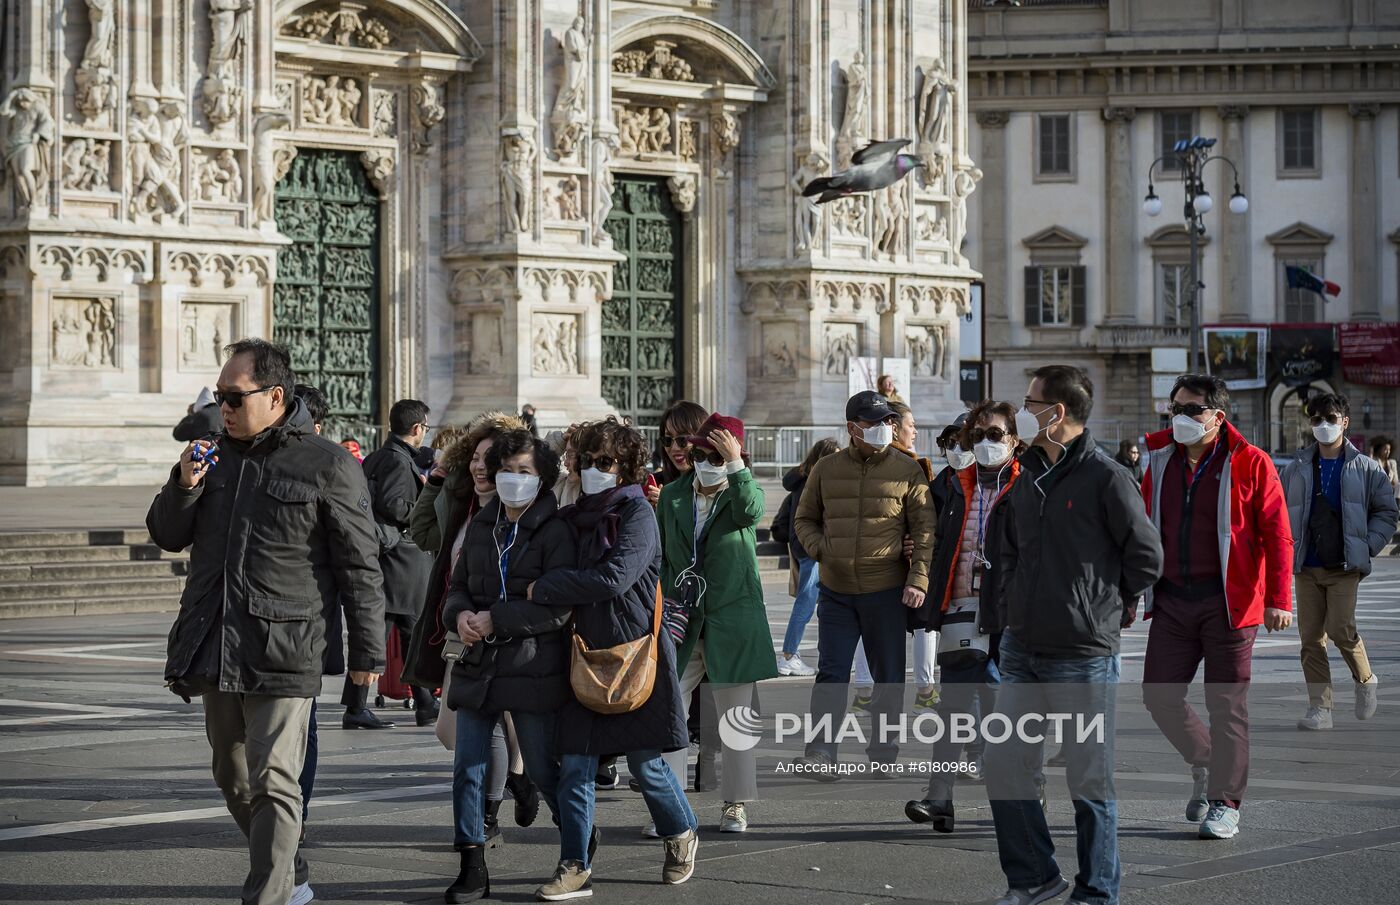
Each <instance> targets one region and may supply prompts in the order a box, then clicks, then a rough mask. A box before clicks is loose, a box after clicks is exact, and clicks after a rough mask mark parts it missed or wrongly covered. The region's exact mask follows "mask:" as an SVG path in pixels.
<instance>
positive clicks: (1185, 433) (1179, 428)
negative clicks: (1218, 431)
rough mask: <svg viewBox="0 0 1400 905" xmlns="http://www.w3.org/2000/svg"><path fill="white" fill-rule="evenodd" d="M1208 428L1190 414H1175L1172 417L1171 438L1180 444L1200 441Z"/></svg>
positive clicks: (1186, 444) (1184, 444)
mask: <svg viewBox="0 0 1400 905" xmlns="http://www.w3.org/2000/svg"><path fill="white" fill-rule="evenodd" d="M1208 430H1210V428H1208V427H1206V426H1205V425H1204V424H1202V423H1201V422H1199V421H1197V420H1196V419H1195V418H1192V417H1191V416H1190V415H1177V416H1176V417H1174V418H1172V439H1173V440H1175V441H1176V442H1178V443H1180V444H1181V445H1182V446H1192V445H1194V444H1196V443H1200V442H1201V441H1202V440H1204V439H1205V437H1206V431H1208Z"/></svg>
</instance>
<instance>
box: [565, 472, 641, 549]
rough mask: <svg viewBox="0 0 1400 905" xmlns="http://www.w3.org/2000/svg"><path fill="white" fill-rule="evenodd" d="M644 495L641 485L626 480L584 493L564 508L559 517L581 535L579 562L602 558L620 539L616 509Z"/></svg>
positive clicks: (577, 534)
mask: <svg viewBox="0 0 1400 905" xmlns="http://www.w3.org/2000/svg"><path fill="white" fill-rule="evenodd" d="M645 498H646V497H645V495H644V494H643V493H642V485H640V484H625V485H623V486H621V487H614V488H612V489H611V490H605V491H603V492H602V493H592V494H585V495H584V496H582V497H580V498H579V501H578V502H577V503H575V504H574V505H572V506H567V507H565V508H564V509H562V510H561V511H560V513H559V517H560V518H562V519H563V520H564V521H566V522H568V523H569V525H570V527H572V528H573V529H574V536H575V537H577V538H578V554H579V562H590V563H595V562H598V561H599V560H601V559H602V558H603V555H604V554H606V553H607V552H608V551H609V550H611V549H612V547H613V544H615V543H617V526H618V525H619V524H621V522H622V516H620V515H618V514H617V510H619V509H621V508H622V507H623V506H624V505H626V503H627V501H628V500H631V499H638V500H641V499H645Z"/></svg>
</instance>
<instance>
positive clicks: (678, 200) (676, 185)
mask: <svg viewBox="0 0 1400 905" xmlns="http://www.w3.org/2000/svg"><path fill="white" fill-rule="evenodd" d="M666 185H667V187H668V188H670V190H671V204H672V206H673V207H675V209H676V211H677V212H679V213H681V214H689V213H690V212H691V211H693V210H695V202H696V200H697V198H698V197H699V188H700V187H699V181H698V180H697V179H696V178H695V174H693V173H677V174H676V175H674V176H672V177H671V178H670V179H668V180H667V181H666Z"/></svg>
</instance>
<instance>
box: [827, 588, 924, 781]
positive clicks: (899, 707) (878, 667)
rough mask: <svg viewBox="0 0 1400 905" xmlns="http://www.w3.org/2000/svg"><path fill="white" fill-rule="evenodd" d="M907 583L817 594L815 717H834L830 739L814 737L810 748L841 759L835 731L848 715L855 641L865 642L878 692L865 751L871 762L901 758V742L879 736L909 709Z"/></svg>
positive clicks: (831, 718) (872, 704)
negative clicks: (906, 690) (906, 681)
mask: <svg viewBox="0 0 1400 905" xmlns="http://www.w3.org/2000/svg"><path fill="white" fill-rule="evenodd" d="M903 596H904V588H903V586H901V587H897V588H891V589H890V590H888V591H875V592H873V593H870V594H837V593H835V592H834V591H832V590H831V589H830V588H827V587H825V586H822V588H821V594H820V596H819V597H818V598H817V681H816V684H815V685H813V686H812V707H811V710H812V718H813V719H814V720H823V719H829V721H830V725H831V727H832V732H831V736H830V739H829V740H818V741H813V742H812V743H811V744H809V745H808V746H807V753H808V754H813V753H816V752H823V753H825V754H826V755H827V756H828V757H830V758H831V759H832V760H835V759H836V748H837V746H836V735H837V732H838V730H839V728H840V726H841V721H842V720H843V719H844V718H845V716H846V699H847V695H848V689H849V687H850V683H851V661H852V660H854V659H855V655H856V642H857V641H863V642H864V643H865V656H866V659H867V660H869V662H870V675H871V678H873V679H874V680H875V695H874V699H873V700H872V702H871V704H870V715H871V730H872V731H871V733H870V740H869V744H867V745H866V748H865V753H866V754H867V755H869V757H870V759H871V760H872V761H880V762H887V761H892V760H895V759H896V758H897V757H899V743H898V742H888V743H887V742H884V741H882V740H881V738H880V732H879V726H880V725H881V717H882V716H883V717H884V725H888V726H892V727H893V726H897V725H899V714H900V712H901V711H903V709H904V651H905V644H904V637H905V612H906V609H905V606H904V604H903V603H902V602H901V599H902V598H903Z"/></svg>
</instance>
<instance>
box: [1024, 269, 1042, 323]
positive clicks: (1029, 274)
mask: <svg viewBox="0 0 1400 905" xmlns="http://www.w3.org/2000/svg"><path fill="white" fill-rule="evenodd" d="M1026 326H1027V327H1039V326H1040V268H1039V267H1027V268H1026Z"/></svg>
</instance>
